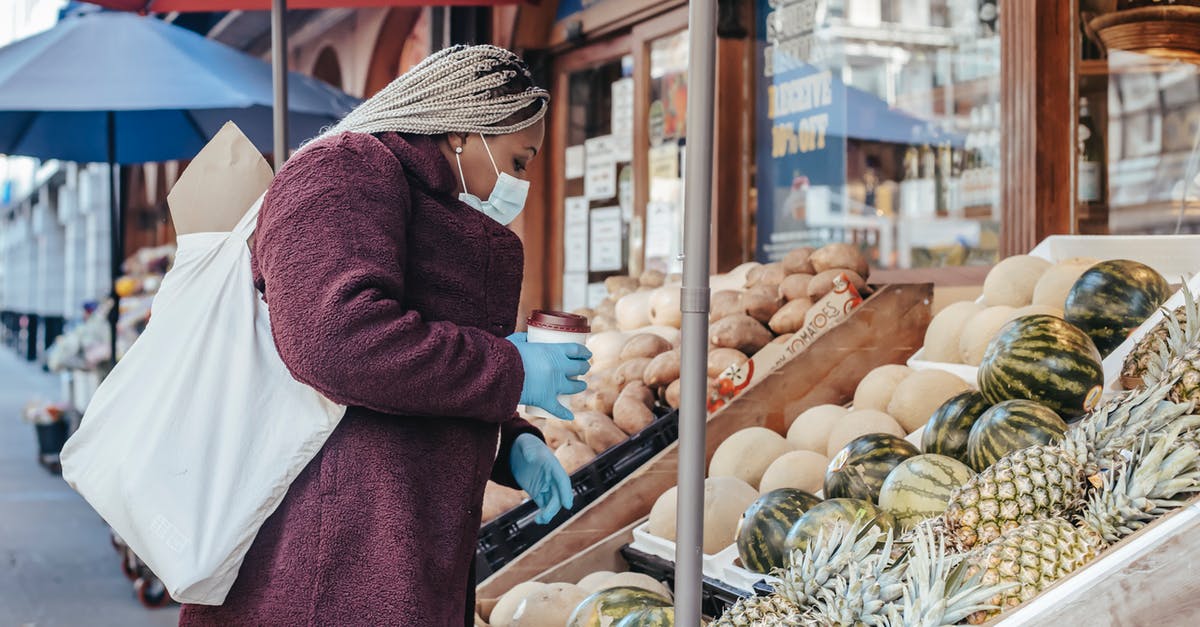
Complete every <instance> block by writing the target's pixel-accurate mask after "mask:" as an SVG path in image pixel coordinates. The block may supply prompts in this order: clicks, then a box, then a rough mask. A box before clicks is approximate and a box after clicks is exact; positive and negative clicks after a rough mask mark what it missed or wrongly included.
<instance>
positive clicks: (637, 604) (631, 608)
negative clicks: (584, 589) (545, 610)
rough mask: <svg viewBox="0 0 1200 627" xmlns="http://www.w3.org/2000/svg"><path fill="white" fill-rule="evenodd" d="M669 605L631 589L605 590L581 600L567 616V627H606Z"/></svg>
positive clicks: (647, 594)
mask: <svg viewBox="0 0 1200 627" xmlns="http://www.w3.org/2000/svg"><path fill="white" fill-rule="evenodd" d="M672 605H673V604H672V603H671V600H670V599H667V598H665V597H663V596H662V595H660V594H656V593H654V592H650V591H649V590H643V589H641V588H634V587H631V586H620V587H617V588H608V589H606V590H600V591H599V592H596V593H594V594H592V595H591V596H589V597H588V598H586V599H584V600H583V602H582V603H580V604H579V607H577V608H575V612H574V613H572V614H571V619H570V620H568V621H567V627H609V626H610V625H612V624H613V623H615V622H617V621H619V620H621V619H623V618H625V617H626V616H629V615H630V614H633V613H634V612H640V611H641V610H645V609H650V608H655V607H672Z"/></svg>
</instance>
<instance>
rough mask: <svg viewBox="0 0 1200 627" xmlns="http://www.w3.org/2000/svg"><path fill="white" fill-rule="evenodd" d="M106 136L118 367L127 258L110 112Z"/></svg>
mask: <svg viewBox="0 0 1200 627" xmlns="http://www.w3.org/2000/svg"><path fill="white" fill-rule="evenodd" d="M105 116H106V120H105V132H106V134H107V136H108V137H107V140H108V223H109V225H108V228H109V238H108V239H109V246H110V247H111V248H110V250H109V256H110V257H111V259H110V260H109V265H110V268H109V270H110V272H111V274H112V276H110V277H109V294H110V296H111V298H112V311H110V312H108V322H109V331H110V336H109V338H108V339H109V345H108V346H109V349H110V350H111V351H112V363H113V364H114V365H116V363H117V321H118V320H120V318H121V297H120V295H118V294H117V279H118V278H120V276H121V262H122V261H123V259H122V257H123V256H124V254H123V253H124V250H123V249H124V238H123V228H122V225H121V203H120V200H119V199H118V197H117V185H118V184H119V183H120V178H121V173H120V170H118V169H117V167H118V166H117V114H116V112H113V111H109V112H107V113H106V114H105Z"/></svg>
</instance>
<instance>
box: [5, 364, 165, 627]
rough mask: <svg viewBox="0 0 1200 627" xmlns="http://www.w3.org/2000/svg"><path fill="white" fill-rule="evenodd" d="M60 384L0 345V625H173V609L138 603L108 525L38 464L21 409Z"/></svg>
mask: <svg viewBox="0 0 1200 627" xmlns="http://www.w3.org/2000/svg"><path fill="white" fill-rule="evenodd" d="M58 382H59V379H58V377H57V376H52V375H47V374H45V373H43V372H41V371H40V370H37V369H36V368H34V367H33V366H31V365H28V364H26V363H24V362H22V361H20V360H19V359H18V358H17V357H16V356H15V355H13V354H12V352H11V351H10V350H8V349H6V348H2V347H0V625H4V626H6V627H7V626H9V625H13V626H16V627H23V626H36V627H77V626H79V627H83V626H87V627H108V626H112V627H118V626H120V627H141V626H166V625H175V624H176V623H177V622H178V616H179V611H178V606H172V607H168V608H166V609H158V610H148V609H145V608H143V607H142V606H141V604H140V603H138V601H137V599H136V598H135V597H134V595H133V584H132V583H131V582H130V581H129V580H128V579H126V578H125V576H124V575H122V574H121V562H120V558H119V556H118V555H117V553H116V551H114V550H113V549H112V547H111V545H110V544H109V536H108V528H107V527H106V526H105V525H104V523H103V522H102V521H101V520H100V518H99V517H98V516H96V514H95V513H94V512H93V511H92V509H91V508H90V507H88V505H87V503H86V502H84V500H83V499H82V498H80V497H79V495H77V494H76V493H75V492H74V491H73V490H71V488H70V487H68V486H67V484H66V483H64V482H63V481H62V479H60V478H58V477H56V476H53V475H51V474H50V473H48V472H46V470H45V469H43V468H42V467H41V466H40V465H38V463H37V461H36V452H37V445H36V439H35V436H34V431H33V427H32V426H30V425H28V424H26V423H24V422H22V421H21V419H20V413H19V412H20V410H21V408H22V407H23V406H24V405H25V403H26V401H28V400H29V399H30V398H33V397H35V396H40V397H42V398H45V399H58V398H59V384H58Z"/></svg>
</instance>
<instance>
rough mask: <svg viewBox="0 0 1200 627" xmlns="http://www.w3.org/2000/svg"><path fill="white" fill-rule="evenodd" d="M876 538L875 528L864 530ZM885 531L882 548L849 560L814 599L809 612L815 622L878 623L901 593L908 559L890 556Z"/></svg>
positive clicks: (902, 592)
mask: <svg viewBox="0 0 1200 627" xmlns="http://www.w3.org/2000/svg"><path fill="white" fill-rule="evenodd" d="M867 536H869V537H873V539H875V540H876V542H878V540H879V535H878V531H876V530H872V531H871V532H869V533H868V534H867ZM891 556H892V539H891V534H890V533H889V534H888V537H887V540H886V542H885V543H884V546H883V549H882V550H881V551H879V552H876V553H872V554H871V555H868V556H867V557H866V558H865V559H862V560H856V561H854V562H851V563H850V564H849V566H848V567H847V568H846V570H845V572H844V573H843V574H842V575H841V576H839V577H835V578H833V579H832V580H831V582H830V584H831V585H827V586H826V587H825V588H823V589H821V590H820V591H819V592H818V594H817V597H816V599H814V600H813V604H812V609H811V610H810V611H809V613H808V617H809V619H810V620H812V621H813V622H815V623H816V624H818V625H862V624H865V625H881V624H882V623H883V621H884V618H885V617H886V616H887V614H888V613H889V612H890V609H891V607H892V604H894V603H895V602H897V601H899V600H900V598H901V597H902V596H903V594H904V572H905V570H906V569H907V568H908V563H907V562H899V563H897V562H895V561H893V560H892V557H891Z"/></svg>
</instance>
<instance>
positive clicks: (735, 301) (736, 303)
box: [708, 290, 746, 322]
mask: <svg viewBox="0 0 1200 627" xmlns="http://www.w3.org/2000/svg"><path fill="white" fill-rule="evenodd" d="M740 313H746V310H745V309H743V308H742V293H741V292H740V291H734V290H722V291H720V292H714V293H713V295H712V302H711V304H710V307H709V314H708V321H709V322H716V321H718V320H720V319H722V318H728V317H729V316H735V315H737V314H740Z"/></svg>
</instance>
